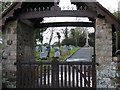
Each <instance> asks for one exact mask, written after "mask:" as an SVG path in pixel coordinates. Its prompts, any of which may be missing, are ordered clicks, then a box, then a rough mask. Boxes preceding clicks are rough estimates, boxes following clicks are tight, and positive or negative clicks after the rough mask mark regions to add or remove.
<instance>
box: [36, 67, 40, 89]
mask: <svg viewBox="0 0 120 90" xmlns="http://www.w3.org/2000/svg"><path fill="white" fill-rule="evenodd" d="M35 73H36V75H35V76H36V77H35V79H36V82H35V83H36V86H35V88H38V79H39V73H40V72H39V65H37V66H36V68H35Z"/></svg>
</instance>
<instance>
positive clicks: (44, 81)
mask: <svg viewBox="0 0 120 90" xmlns="http://www.w3.org/2000/svg"><path fill="white" fill-rule="evenodd" d="M44 86H46V66H44Z"/></svg>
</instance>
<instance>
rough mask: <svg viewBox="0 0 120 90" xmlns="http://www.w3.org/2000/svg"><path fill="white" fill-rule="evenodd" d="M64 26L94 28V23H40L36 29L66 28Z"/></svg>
mask: <svg viewBox="0 0 120 90" xmlns="http://www.w3.org/2000/svg"><path fill="white" fill-rule="evenodd" d="M64 26H76V27H94V23H92V22H54V23H52V22H51V23H40V24H36V25H35V26H34V27H35V28H44V27H64Z"/></svg>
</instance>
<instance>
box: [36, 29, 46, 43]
mask: <svg viewBox="0 0 120 90" xmlns="http://www.w3.org/2000/svg"><path fill="white" fill-rule="evenodd" d="M46 29H47V28H40V29H36V31H35V34H36V36H35V38H36V39H38V41H39V42H41V43H42V42H43V36H42V34H40V33H42V32H44V31H45V30H46Z"/></svg>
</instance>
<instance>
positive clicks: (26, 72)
mask: <svg viewBox="0 0 120 90" xmlns="http://www.w3.org/2000/svg"><path fill="white" fill-rule="evenodd" d="M16 64H17V69H18V70H17V88H96V78H95V77H96V76H95V73H96V72H95V63H93V62H59V61H57V60H56V61H53V62H19V63H16Z"/></svg>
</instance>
